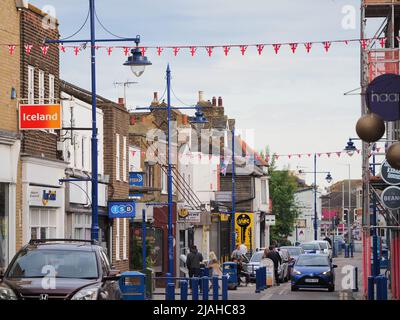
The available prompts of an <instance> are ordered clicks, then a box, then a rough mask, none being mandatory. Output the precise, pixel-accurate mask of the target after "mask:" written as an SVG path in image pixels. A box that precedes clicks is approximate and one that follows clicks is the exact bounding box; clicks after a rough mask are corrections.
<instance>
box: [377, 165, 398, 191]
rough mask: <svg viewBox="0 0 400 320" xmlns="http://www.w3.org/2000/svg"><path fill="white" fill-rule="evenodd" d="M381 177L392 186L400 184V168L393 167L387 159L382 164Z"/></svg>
mask: <svg viewBox="0 0 400 320" xmlns="http://www.w3.org/2000/svg"><path fill="white" fill-rule="evenodd" d="M381 177H382V180H383V181H385V182H386V183H387V184H390V185H392V186H397V185H399V184H400V170H397V169H394V168H392V167H391V166H390V164H389V163H388V162H387V161H386V160H385V161H383V162H382V164H381Z"/></svg>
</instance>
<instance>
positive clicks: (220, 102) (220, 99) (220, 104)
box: [218, 97, 222, 107]
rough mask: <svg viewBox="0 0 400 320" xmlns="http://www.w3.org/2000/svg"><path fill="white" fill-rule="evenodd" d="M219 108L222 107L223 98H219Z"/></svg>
mask: <svg viewBox="0 0 400 320" xmlns="http://www.w3.org/2000/svg"><path fill="white" fill-rule="evenodd" d="M218 107H222V97H218Z"/></svg>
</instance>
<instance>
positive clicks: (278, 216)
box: [267, 153, 299, 244]
mask: <svg viewBox="0 0 400 320" xmlns="http://www.w3.org/2000/svg"><path fill="white" fill-rule="evenodd" d="M267 154H268V153H267ZM271 158H272V159H271V160H270V167H269V176H270V177H269V188H270V196H271V200H272V210H273V213H274V214H275V221H276V222H275V226H272V227H271V240H272V242H273V241H276V242H278V243H280V244H286V243H287V242H288V240H287V238H288V236H290V235H291V234H292V233H293V230H294V225H295V221H296V219H297V217H298V215H299V209H298V207H297V205H296V202H295V197H294V195H295V192H296V190H297V181H296V178H295V177H294V176H292V175H291V174H290V173H289V170H288V169H284V170H277V169H276V167H275V157H274V156H272V157H271Z"/></svg>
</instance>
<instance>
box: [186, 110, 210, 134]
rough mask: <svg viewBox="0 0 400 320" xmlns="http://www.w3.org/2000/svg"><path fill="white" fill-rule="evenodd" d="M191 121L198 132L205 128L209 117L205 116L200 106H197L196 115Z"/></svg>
mask: <svg viewBox="0 0 400 320" xmlns="http://www.w3.org/2000/svg"><path fill="white" fill-rule="evenodd" d="M190 123H191V124H193V125H194V128H195V129H196V131H197V132H198V133H200V131H201V129H203V128H204V125H205V124H206V123H208V121H207V118H206V117H205V116H204V113H203V111H201V109H200V107H199V106H196V113H195V114H194V117H193V118H192V119H191V120H190Z"/></svg>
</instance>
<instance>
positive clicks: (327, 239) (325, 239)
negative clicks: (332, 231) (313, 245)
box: [324, 237, 332, 247]
mask: <svg viewBox="0 0 400 320" xmlns="http://www.w3.org/2000/svg"><path fill="white" fill-rule="evenodd" d="M324 241H328V243H329V245H330V246H331V247H332V240H331V238H329V237H325V238H324Z"/></svg>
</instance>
